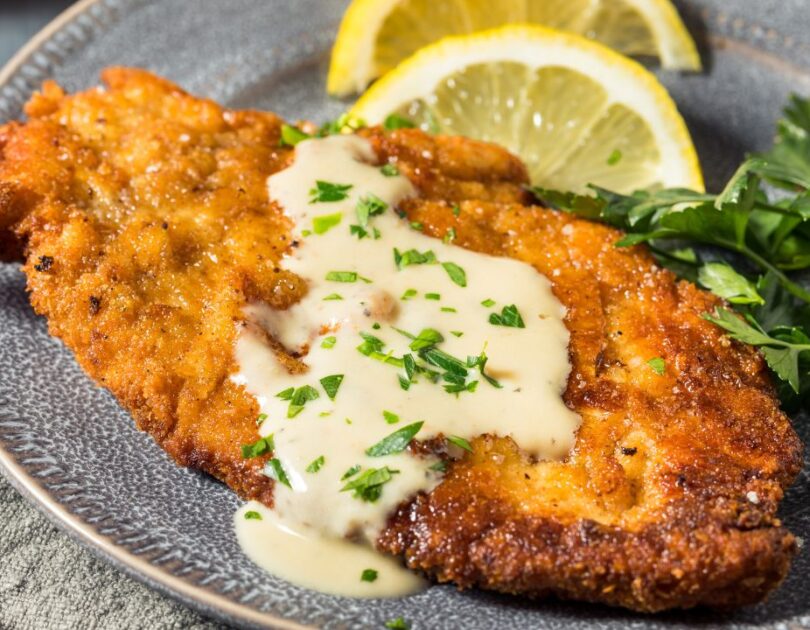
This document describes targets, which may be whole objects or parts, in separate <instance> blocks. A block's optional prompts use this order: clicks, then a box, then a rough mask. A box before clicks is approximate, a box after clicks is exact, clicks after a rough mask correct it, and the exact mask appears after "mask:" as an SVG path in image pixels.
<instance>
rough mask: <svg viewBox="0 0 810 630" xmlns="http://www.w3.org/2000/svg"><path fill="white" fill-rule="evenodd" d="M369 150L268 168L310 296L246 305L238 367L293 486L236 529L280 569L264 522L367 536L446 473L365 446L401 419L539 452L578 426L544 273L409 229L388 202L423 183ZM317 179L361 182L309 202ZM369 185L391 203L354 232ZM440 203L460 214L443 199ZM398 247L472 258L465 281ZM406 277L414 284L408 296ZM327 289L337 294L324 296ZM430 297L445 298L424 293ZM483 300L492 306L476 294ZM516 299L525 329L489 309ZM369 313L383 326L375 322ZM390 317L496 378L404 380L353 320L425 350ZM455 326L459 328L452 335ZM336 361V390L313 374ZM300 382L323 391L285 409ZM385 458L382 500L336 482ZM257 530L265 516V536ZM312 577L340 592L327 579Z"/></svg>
mask: <svg viewBox="0 0 810 630" xmlns="http://www.w3.org/2000/svg"><path fill="white" fill-rule="evenodd" d="M375 161H376V157H375V155H374V152H373V150H372V149H371V147H370V145H369V143H368V142H367V141H365V140H363V139H361V138H358V137H356V136H332V137H329V138H325V139H319V140H307V141H304V142H302V143H300V144H299V145H298V146H297V148H296V156H295V161H294V163H293V164H292V166H290V167H289V168H287V169H286V170H284V171H281V172H279V173H276V174H275V175H273V176H271V177H270V178H269V180H268V187H269V193H270V197H271V198H272V199H274V200H275V201H277V202H278V203H279V204H280V205H281V206H282V207H283V208H284V210H285V212H286V213H287V215H288V216H290V218H291V219H292V220H293V222H294V224H295V228H294V238H295V239H296V240H297V241H298V242H299V246H298V247H297V248H294V249H293V250H292V252H291V253H290V255H289V256H288V257H287V258H286V260H285V263H284V266H285V267H286V268H287V269H289V270H291V271H293V272H295V273H296V274H298V275H299V276H301V277H302V278H304V279H306V281H307V283H308V286H309V292H308V293H307V295H306V296H305V297H304V298H303V299H302V300H301V301H300V302H299V303H298V304H296V305H294V306H293V307H291V308H290V309H288V310H286V311H276V310H273V309H271V308H269V307H268V306H266V305H264V304H252V305H250V306H249V307H248V308H247V309H246V317H247V320H248V322H249V324H247V325H245V326H243V328H242V329H241V331H240V334H239V337H238V341H237V345H236V359H237V361H238V364H239V367H240V370H239V372H238V374H236V375H235V377H234V378H235V380H236V382H238V383H241V384H242V385H244V387H245V388H246V390H247V391H248V392H249V393H251V394H253V395H254V396H255V397H256V398H257V400H258V402H259V406H260V408H261V412H262V413H263V414H266V415H267V419H266V420H265V421H264V422H263V423H262V424H261V427H260V432H261V434H262V435H264V436H268V435H271V434H272V435H273V439H274V443H275V457H277V458H278V460H279V462H280V463H281V465H282V466H283V469H284V471H285V472H286V475H287V477H288V478H289V481H290V485H291V487H289V488H288V487H286V486H284V485H282V484H280V483H279V484H276V489H275V495H274V496H275V520H272V519H267V520H265V521H263V522H265V526H264V527H263V528H261V529H260V530H259V529H257V528H255V527H254V525H246V524H244V523H240V529H241V534H240V541H241V542H242V544H243V547H244V548H245V549H246V550H247V553H248V555H249V556H250V557H252V558H253V559H254V560H256V561H257V562H259V564H262V565H263V566H266V567H267V568H269V569H270V570H271V571H272V572H274V573H281V572H282V571H284V569H283V568H282V567H280V566H279V561H278V559H274V560H271V561H269V562H268V561H263V560H261V558H262V557H265V558H266V557H267V556H268V554H265V553H264V552H261V551H259V548H260V547H261V548H262V549H265V548H266V547H267V546H268V545H271V546H272V544H271V543H270V542H268V540H269V538H266V537H265V536H269V535H266V531H267V524H268V523H270V524H272V523H277V524H278V523H280V524H283V527H284V528H286V529H287V530H294V531H298V532H301V531H306V532H308V534H307V538H308V539H309V540H313V539H314V538H317V536H321V537H323V538H324V539H328V540H343V539H346V538H351V539H352V540H353V541H355V542H365V543H367V544H371V543H373V541H374V540H375V539H376V537H377V535H378V533H379V532H380V530H381V529H382V527H383V526H384V524H385V520H386V517H387V516H388V515H389V514H390V513H391V512H392V511H393V509H394V508H395V507H396V506H397V505H398V504H399V503H400V502H402V501H404V500H406V499H408V498H409V497H410V496H412V495H414V494H416V493H417V492H419V491H429V490H430V489H431V488H432V487H434V486H435V484H436V483H438V482H439V481H440V479H441V473H440V472H437V471H435V470H432V469H431V466H433V465H435V464H436V463H437V461H438V460H437V459H436V458H433V457H429V458H418V457H415V456H412V455H411V454H409V453H408V452H407V451H405V452H401V453H397V454H391V455H386V456H384V457H370V456H368V455H367V454H366V452H365V451H366V449H368V448H369V447H370V446H372V445H374V444H376V443H377V442H379V441H380V440H382V439H383V438H385V437H386V436H388V435H390V434H391V433H392V432H394V431H396V430H398V429H401V428H403V427H404V426H406V425H409V424H411V423H414V422H416V421H423V422H424V424H423V426H422V428H421V430H420V431H419V433H418V434H417V435H416V439H418V440H425V439H428V438H431V437H435V436H437V435H438V434H443V435H445V436H458V437H461V438H464V439H467V440H471V439H472V438H474V437H475V436H477V435H480V434H483V433H492V434H497V435H501V436H511V437H512V438H513V439H514V440H515V442H516V443H517V444H518V445H519V446H520V447H521V448H522V449H524V450H525V451H527V452H528V453H530V454H531V455H533V456H535V457H537V458H539V459H559V458H562V457H563V456H564V455H565V454H566V453H567V452H568V451H569V449H570V448H571V446H572V444H573V441H574V432H575V430H576V428H577V426H578V424H579V417H578V416H577V415H576V414H575V413H573V412H571V411H570V410H569V409H567V408H566V407H565V405H564V403H563V401H562V397H561V395H562V392H563V390H564V389H565V386H566V381H567V377H568V373H569V371H570V364H569V359H568V331H567V330H566V328H565V325H564V324H563V317H564V315H565V310H564V308H563V306H562V305H561V304H560V303H559V301H558V300H557V299H556V298H555V297H554V295H553V293H552V292H551V288H550V284H549V282H548V280H547V279H546V278H545V277H544V276H542V275H541V274H540V273H538V272H537V271H536V270H535V269H534V268H533V267H531V266H530V265H527V264H525V263H521V262H518V261H515V260H511V259H508V258H498V257H493V256H487V255H484V254H479V253H475V252H471V251H468V250H465V249H462V248H459V247H455V246H453V245H451V244H445V243H443V242H442V241H440V240H438V239H434V238H430V237H427V236H425V235H423V234H421V232H420V231H418V230H415V229H413V227H412V226H410V225H409V223H408V221H407V220H404V219H402V218H400V217H399V216H397V214H396V213H395V212H394V208H395V207H396V204H397V203H398V202H400V201H401V200H402V199H404V198H406V197H408V196H411V195H414V194H415V191H414V189H413V187H412V186H411V184H410V182H409V181H408V180H407V179H406V178H404V177H402V176H393V177H388V176H386V175H384V174H383V173H382V172H381V171H380V169H379V168H378V167H377V166H373V165H372V164H373V163H374V162H375ZM317 180H323V181H326V182H331V183H336V184H344V185H351V186H352V187H351V189H349V190H348V191H347V197H346V199H343V200H340V201H335V202H331V203H325V202H321V203H310V190H311V189H312V188H313V187H314V186H315V183H316V181H317ZM369 194H373V195H375V196H376V197H377V198H379V199H381V200H383V201H384V202H386V204H387V205H388V209H387V210H386V211H385V212H383V213H382V214H380V215H378V216H373V217H372V218H370V220H369V225H368V227H367V230H368V232H369V234H370V235H371V234H373V230H374V229H376V230H377V231H378V233H379V238H378V239H374V238H372V237H371V236H369V237H367V238H363V239H360V240H358V238H357V236H355V235H352V234H351V233H350V225H352V224H358V219H357V216H356V210H355V208H356V206H357V204H358V202H359V201H360V199H361V198H363V197H366V196H367V195H369ZM447 211H448V212H451V209H450V207H448V210H447ZM336 213H341V215H342V216H341V220H340V222H339V223H338V224H337V225H335V226H334V227H331V229H329V230H327V231H326V232H324V233H322V234H316V233H315V230H314V226H315V223H313V220H314V219H316V218H317V217H323V216H327V215H334V214H336ZM394 248H397V249H398V250H399V251H400V252H406V251H408V250H411V249H413V250H416V251H418V252H420V253H424V252H427V251H432V252H433V254H434V255H435V258H436V260H437V261H439V262H441V263H446V262H451V263H454V264H455V265H458V266H459V267H461V268H462V269H463V270H464V272H465V274H466V286H465V287H462V286H459V285H458V284H456V283H455V282H453V281H452V280H451V278H450V275H449V274H448V272H447V271H446V270H445V268H444V267H443V266H442V265H441V264H419V265H410V266H405V267H404V268H402V269H398V267H397V265H396V264H395V261H394V253H393V249H394ZM333 271H340V272H355V273H357V274H358V276H362V278H365V279H366V280H367V281H368V282H367V281H363V280H361V279H359V278H358V280H357V281H356V282H351V283H346V282H334V281H328V280H326V276H327V274H329V272H333ZM409 290H416V294H415V295H412V296H410V297H407V298H406V299H403V296H405V295H407V292H408V291H409ZM334 294H338V295H339V296H340V297H341V298H342V299H340V300H337V299H325V298H328V297H330V296H334ZM427 294H439V295H440V298H439V299H428V297H426V295H427ZM486 300H492V301H493V302H494V304H493V305H492V306H484V305H482V302H483V301H486ZM510 305H515V306H516V307H517V310H518V312H519V313H520V315H521V318H522V320H523V322H524V324H525V328H515V327H506V326H497V325H493V324H492V323H490V321H489V317H490V314H491V313H497V314H501V311H502V309H503V308H504V307H505V306H510ZM442 308H445V309H453V310H452V311H447V310H445V311H442V310H441V309H442ZM375 323H376V324H378V325H379V328H378V329H374V328H373V325H374V324H375ZM395 328H398V329H401V330H405V331H407V332H409V333H411V334H413V335H417V334H418V333H419V332H420V331H421V330H423V329H425V328H432V329H435V330H437V331H439V332H440V333H441V335H442V336H443V341H442V342H441V343H440V344H438V348H440V349H441V350H443V351H444V352H446V353H448V354H450V355H452V356H454V357H458V358H460V359H461V360H462V361H464V360H466V358H467V357H468V356H470V355H473V356H475V355H478V354H479V353H481V352H482V350H484V349H485V350H486V354H487V356H488V357H489V361H488V363H487V366H486V373H487V374H489V375H490V376H491V377H493V378H495V379H497V381H498V382H499V383H500V384H501V385H502V387H501V388H496V387H494V386H492V385H491V384H490V383H488V382H487V381H486V380H484V379H483V378H481V377H480V375H479V374H478V372H477V371H476V369H475V368H471V369H470V370H469V377H468V381H467V382H470V381H473V380H478V381H479V383H478V385H477V388H476V390H475V391H474V392H462V393H460V394H450V393H447V392H446V391H445V390H444V388H443V385H444V384H445V383H442V382H439V383H431V382H430V381H429V380H428V379H427V378H425V376H418V377H417V382H415V383H413V384H411V386H410V388H409V389H408V390H407V391H405V390H403V389H402V387H401V385H400V381H399V379H398V375H402V376H404V375H405V370H404V369H403V368H400V367H396V366H393V365H390V364H388V363H385V362H382V361H379V360H375V359H373V358H370V357H368V356H365V355H364V354H362V353H361V352H359V351H358V350H357V347H358V345H359V344H361V343H362V342H363V339H362V338H361V336H360V332H365V333H370V334H372V335H374V337H376V338H378V339H380V340H382V341H383V342H384V343H385V348H384V349H383V353H388V352H392V354H393V356H395V357H402V356H403V355H404V354H406V353H408V352H411V353H412V354H413V355H414V356H416V352H413V351H411V350H409V348H408V344H409V343H410V342H411V340H410V339H408V338H407V337H405V336H404V335H402V334H400V333H399V332H397V330H395ZM453 331H455V332H456V333H458V332H461V333H463V334H462V335H461V336H456V335H454V334H453ZM268 336H269V337H270V338H273V339H274V340H276V341H277V342H279V343H281V344H282V345H283V346H284V348H285V349H286V350H287V351H289V352H291V353H293V352H295V353H299V354H300V355H302V356H303V361H304V362H305V363H306V365H307V366H308V368H309V369H308V370H307V371H306V372H305V373H303V374H290V373H289V372H288V371H287V369H286V368H285V367H284V366H283V365H282V363H280V362H279V361H278V359H277V357H276V354H275V352H274V350H273V349H271V347H270V346H269V345H268V344H267V337H268ZM326 338H334V345H333V346H332V347H324V346H323V345H322V344H323V341H324V339H326ZM327 345H328V344H327ZM434 369H439V368H434ZM439 371H441V370H440V369H439ZM335 374H341V375H344V377H343V381H342V383H341V385H340V387H339V389H338V392H337V395H336V396H335V398H334V400H330V398H329V397H328V396H327V394H326V392H325V390H324V388H323V387H322V386H321V385H320V383H319V380H320V379H321V378H324V377H326V376H330V375H335ZM304 385H310V386H312V387H313V388H315V389H316V390H317V391H318V393H319V397H318V398H317V399H315V400H311V401H308V402H307V403H306V404H305V406H304V408H303V410H301V411H300V413H299V414H298V415H296V416H295V417H294V418H288V407H289V401H285V400H282V399H281V398H279V397H277V394H278V393H279V392H281V391H283V390H285V389H288V388H290V387H293V388H299V387H301V386H304ZM384 411H385V412H390V413H393V414H396V415H397V416H398V417H399V418H400V420H399V422H398V423H396V424H389V423H387V422H386V420H385V419H384V416H383V412H384ZM451 453H452V454H453V455H455V456H460V455H462V454H463V451H462V450H461V449H459V448H457V447H453V448H452V449H451ZM319 457H323V458H324V461H323V465H322V467H321V468H320V470H319V471H318V472H314V473H313V472H307V470H306V469H307V467H308V466H310V464H311V463H312V462H313V461H315V460H316V459H318V458H319ZM357 465H359V466H360V467H361V472H360V473H358V474H356V475H354V476H352V477H350V478H349V479H348V480H343V479H342V477H343V476H344V474H345V473H346V471H347V470H348V469H350V468H351V467H353V466H357ZM384 466H387V467H389V468H390V469H393V470H396V471H398V472H397V473H396V474H394V475H393V476H392V479H391V481H390V482H388V483H385V484H384V485H383V487H382V492H381V495H380V497H379V499H378V500H376V501H373V502H367V501H362V500H360V499H358V498H356V497H355V496H353V493H352V492H341V489H342V488H343V487H344V485H345V484H346V483H347V482H348V481H350V480H352V479H356V478H357V476H358V475H359V474H362V471H365V470H368V469H371V468H375V469H379V468H381V467H384ZM252 529H257V531H256V532H255V533H256V535H254V533H253V532H251V531H250V530H252ZM262 532H265V533H262ZM310 534H311V535H310ZM274 540H278V536H276V537H275V538H274ZM317 544H321V543H317ZM353 548H355V549H356V548H357V546H356V545H354V546H353ZM265 550H266V551H268V552H269V550H268V549H265ZM324 553H326V552H324ZM269 555H270V556H272V553H269ZM279 557H280V556H279ZM347 562H348V561H347ZM316 564H317V563H316ZM307 570H309V571H312V572H313V573H317V572H318V571H320V570H321V569H320V566H311V567H308V568H307ZM284 576H285V577H288V578H289V579H291V580H292V581H297V582H298V583H300V584H302V585H303V584H304V581H305V580H304V578H303V577H301V576H294V575H291V574H290V572H289V571H287V572H286V573H285V574H284ZM341 577H342V579H340V580H338V582H342V580H344V579H345V580H347V581H350V580H352V579H354V577H353V576H352V575H351V571H347V573H346V575H343V576H341ZM306 585H309V586H313V585H314V586H315V587H317V588H320V589H322V590H328V591H332V592H335V589H334V588H331V589H330V588H326V587H324V584H323V581H319V582H318V584H314V583H313V582H312V581H309V582H307V584H306ZM354 586H356V585H354ZM341 588H342V586H341ZM400 592H402V591H400Z"/></svg>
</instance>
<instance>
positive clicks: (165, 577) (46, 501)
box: [0, 0, 311, 630]
mask: <svg viewBox="0 0 810 630" xmlns="http://www.w3.org/2000/svg"><path fill="white" fill-rule="evenodd" d="M100 2H101V0H79V1H78V2H77V3H76V4H73V5H71V6H70V7H68V8H67V9H65V10H64V11H63V12H62V13H60V14H59V15H58V16H56V17H55V18H54V19H53V20H52V21H51V22H49V23H48V24H46V25H45V26H44V27H43V28H42V29H41V30H40V31H39V32H38V33H37V34H36V35H34V36H33V37H32V38H31V39H30V40H28V42H27V43H26V44H25V45H24V46H23V47H22V48H20V50H18V51H17V52H16V53H15V54H14V56H13V57H12V58H11V59H9V61H8V62H7V63H6V64H5V65H4V66H3V67H2V69H0V86H2V85H6V84H7V83H9V81H10V80H11V79H12V77H14V75H15V74H17V72H18V71H19V70H20V69H21V68H22V67H23V66H24V65H25V64H26V63H27V62H28V60H29V59H30V58H31V57H32V56H33V55H34V54H35V53H36V52H37V51H38V50H39V49H40V48H41V47H42V45H43V44H45V43H46V42H47V41H48V40H49V39H50V38H51V37H53V36H54V35H55V34H56V33H58V32H59V31H60V30H61V29H62V28H64V27H65V26H66V25H68V24H70V23H71V22H72V21H73V20H75V19H76V18H77V17H79V16H80V15H82V14H84V13H86V12H87V11H89V10H90V8H91V7H93V6H94V5H96V4H98V3H100ZM0 473H2V474H3V477H5V478H6V479H7V480H8V482H9V483H10V484H11V485H12V487H14V489H15V490H17V491H18V492H19V493H20V494H22V495H23V497H25V498H26V499H27V500H28V503H29V504H30V505H33V506H35V507H36V508H37V509H38V511H39V512H40V513H41V514H43V515H44V516H45V518H46V519H47V520H48V521H49V522H50V523H52V524H53V525H55V526H56V527H57V528H58V529H59V530H60V531H62V532H64V533H65V534H67V535H68V536H69V537H70V538H71V539H72V540H74V541H76V542H78V543H79V544H81V545H82V546H83V547H85V548H87V549H89V550H90V551H91V552H92V553H93V554H94V555H96V556H97V557H99V558H100V559H102V560H104V561H106V562H109V563H110V564H112V565H113V566H114V567H115V568H116V569H118V570H119V571H122V572H123V573H125V574H126V575H128V576H129V577H131V578H134V579H136V580H138V581H139V582H141V583H142V584H144V585H146V586H147V587H149V588H153V589H155V590H157V591H159V592H160V593H162V594H163V595H166V596H168V597H171V598H173V599H176V600H178V601H179V602H181V603H182V604H184V605H186V606H188V607H189V608H192V609H193V610H196V611H197V612H199V613H200V614H202V615H205V616H206V617H211V616H215V617H219V618H220V619H222V620H224V621H228V622H231V623H238V624H240V625H244V626H246V627H259V628H276V629H278V630H307V629H308V628H311V626H304V625H301V624H298V623H296V622H294V621H290V620H288V619H284V618H282V617H277V616H275V615H272V614H267V613H261V612H258V611H255V610H252V609H251V608H249V607H248V606H243V605H240V604H237V603H235V602H233V601H231V600H230V599H228V598H226V597H224V596H222V595H216V594H213V593H211V592H209V591H202V590H201V589H200V588H198V587H196V586H194V585H192V584H189V583H188V582H186V581H184V580H182V579H181V578H178V577H175V576H173V575H171V574H169V573H167V572H165V571H163V570H161V569H160V568H159V567H156V566H154V565H152V564H151V563H149V562H147V561H146V560H143V559H142V558H139V557H138V556H136V555H134V554H132V553H130V552H128V551H126V550H124V548H122V547H120V546H119V545H116V544H115V543H113V542H112V541H110V540H109V539H108V538H106V537H104V536H103V535H101V534H99V533H98V532H97V531H95V529H94V528H93V527H92V525H90V524H88V523H85V522H84V521H82V520H81V519H80V518H79V517H77V516H75V515H73V514H71V513H70V512H69V511H68V510H67V509H65V507H64V506H62V504H60V503H59V502H57V501H56V500H55V499H53V498H52V497H51V495H50V493H48V491H47V490H46V489H45V488H44V487H43V486H42V485H41V484H40V483H39V482H38V481H37V480H36V479H34V478H33V477H31V476H30V475H28V473H26V472H25V470H24V469H23V468H22V467H21V466H20V465H19V464H18V463H17V462H16V460H15V459H14V457H13V456H12V455H11V453H9V452H8V451H7V450H6V449H4V448H2V447H0Z"/></svg>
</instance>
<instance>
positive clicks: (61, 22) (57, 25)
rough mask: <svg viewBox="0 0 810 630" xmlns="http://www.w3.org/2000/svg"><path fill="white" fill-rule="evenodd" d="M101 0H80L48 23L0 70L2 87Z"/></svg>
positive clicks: (0, 84)
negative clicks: (51, 40)
mask: <svg viewBox="0 0 810 630" xmlns="http://www.w3.org/2000/svg"><path fill="white" fill-rule="evenodd" d="M99 2H100V0H79V1H78V2H76V3H75V4H72V5H70V6H69V7H68V8H67V9H65V10H64V11H62V13H60V14H59V15H57V16H56V17H55V18H54V19H53V20H51V21H50V22H48V23H47V24H46V25H45V26H44V27H43V28H42V29H41V30H40V31H39V32H38V33H37V34H36V35H34V36H33V37H32V38H31V39H29V40H28V41H27V42H26V43H25V45H24V46H23V47H22V48H20V49H19V50H18V51H17V52H16V53H15V54H14V56H13V57H12V58H11V59H9V60H8V61H7V62H6V64H5V65H4V66H3V67H2V68H1V69H0V86H3V85H5V84H7V83H8V82H9V81H10V80H11V78H12V77H13V76H14V75H15V74H16V73H17V71H18V70H20V68H21V67H22V65H23V64H24V63H25V62H26V61H28V59H29V58H30V57H31V56H32V55H33V54H34V53H36V52H37V51H38V50H39V49H40V48H41V47H42V44H44V43H45V42H46V41H48V40H49V39H50V38H51V37H52V36H53V35H55V34H56V33H57V32H58V31H59V30H61V29H62V28H63V27H64V26H65V25H66V24H68V23H70V22H72V21H73V20H74V19H75V18H76V17H78V16H79V15H81V14H82V13H85V12H86V11H87V10H89V9H90V7H91V6H93V5H94V4H98V3H99Z"/></svg>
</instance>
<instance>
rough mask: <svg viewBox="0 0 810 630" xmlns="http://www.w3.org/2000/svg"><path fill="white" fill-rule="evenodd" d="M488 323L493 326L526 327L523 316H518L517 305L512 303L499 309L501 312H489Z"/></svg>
mask: <svg viewBox="0 0 810 630" xmlns="http://www.w3.org/2000/svg"><path fill="white" fill-rule="evenodd" d="M489 323H490V324H492V325H493V326H508V327H510V328H526V324H525V323H523V318H522V317H521V316H520V312H518V310H517V306H515V305H514V304H510V305H509V306H504V307H503V308H502V309H501V314H500V315H498V313H490V314H489Z"/></svg>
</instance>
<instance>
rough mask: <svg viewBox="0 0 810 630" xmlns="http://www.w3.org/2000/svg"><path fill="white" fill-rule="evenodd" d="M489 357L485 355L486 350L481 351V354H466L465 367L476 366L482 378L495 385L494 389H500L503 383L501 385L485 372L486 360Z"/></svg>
mask: <svg viewBox="0 0 810 630" xmlns="http://www.w3.org/2000/svg"><path fill="white" fill-rule="evenodd" d="M488 360H489V357H487V354H486V352H484V351H481V354H479V355H478V356H468V357H467V367H469V368H476V367H477V368H478V372H479V373H480V374H481V376H482V377H483V378H484V380H485V381H486V382H487V383H489V384H490V385H492V386H493V387H495V388H496V389H501V388H502V387H503V385H501V384H500V383H499V382H498V381H496V380H495V379H494V378H492V377H491V376H490V375H489V374H487V372H486V369H487V361H488Z"/></svg>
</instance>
